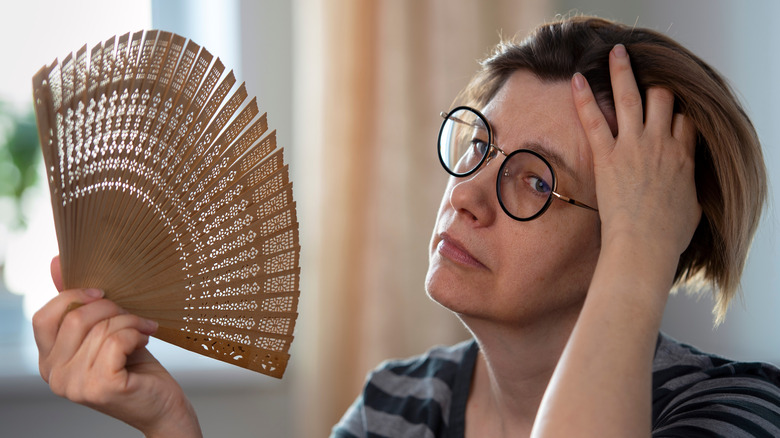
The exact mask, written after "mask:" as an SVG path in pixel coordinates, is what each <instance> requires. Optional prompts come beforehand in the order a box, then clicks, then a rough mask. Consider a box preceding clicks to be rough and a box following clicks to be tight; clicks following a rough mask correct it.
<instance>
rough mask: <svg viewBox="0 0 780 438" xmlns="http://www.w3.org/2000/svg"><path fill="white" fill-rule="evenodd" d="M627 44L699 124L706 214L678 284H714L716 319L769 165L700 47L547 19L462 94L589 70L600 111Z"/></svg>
mask: <svg viewBox="0 0 780 438" xmlns="http://www.w3.org/2000/svg"><path fill="white" fill-rule="evenodd" d="M618 43H621V44H623V45H625V47H626V50H627V51H628V53H629V55H630V59H631V66H632V68H633V71H634V75H635V77H636V81H637V85H638V86H639V90H640V92H641V94H642V98H643V99H644V96H645V90H647V89H648V88H649V87H653V86H661V87H664V88H667V89H669V90H671V91H672V92H673V93H674V95H675V111H676V112H680V113H683V114H685V115H686V116H687V117H689V118H690V119H691V120H692V121H693V123H694V124H695V126H696V129H697V131H698V138H697V144H696V157H695V166H696V170H695V180H696V191H697V194H698V197H699V202H700V203H701V207H702V219H701V222H700V223H699V226H698V228H697V229H696V232H695V233H694V235H693V239H692V240H691V243H690V245H689V246H688V248H687V249H686V250H685V251H684V252H683V254H682V255H681V257H680V262H679V264H678V266H677V272H676V274H675V286H681V285H686V286H689V287H694V288H695V290H697V291H698V290H701V289H702V288H703V287H704V286H712V287H713V290H714V295H715V307H714V309H713V314H714V315H715V322H716V323H720V322H721V321H723V319H724V317H725V314H726V310H727V309H728V305H729V302H730V301H731V299H732V298H733V297H734V296H735V294H736V293H737V290H738V288H739V281H740V276H741V274H742V270H743V268H744V266H745V260H746V258H747V254H748V250H749V247H750V243H751V241H752V238H753V235H754V234H755V231H756V228H757V227H758V222H759V217H760V214H761V210H762V208H763V205H764V202H765V198H766V193H767V183H766V171H765V168H764V161H763V157H762V154H761V148H760V144H759V141H758V137H757V135H756V132H755V129H754V128H753V125H752V124H751V122H750V120H749V119H748V117H747V115H746V114H745V111H744V110H743V109H742V107H741V106H740V104H739V102H738V101H737V99H736V97H735V96H734V93H733V91H732V90H731V88H730V86H729V85H728V84H727V83H726V81H725V80H724V79H723V78H722V77H721V76H720V75H719V74H718V73H717V72H716V71H715V70H714V69H713V68H712V67H710V66H709V65H707V64H705V63H704V61H702V60H701V59H699V58H698V57H697V56H696V55H694V54H693V53H691V52H690V51H688V50H687V49H685V48H684V47H682V46H681V45H680V44H678V43H676V42H675V41H673V40H671V39H670V38H668V37H666V36H664V35H662V34H660V33H658V32H655V31H652V30H648V29H641V28H636V27H629V26H625V25H622V24H619V23H614V22H611V21H607V20H603V19H600V18H595V17H572V18H567V19H564V20H561V21H557V22H552V23H549V24H545V25H542V26H540V27H539V28H537V29H536V30H535V31H534V32H532V33H531V35H530V36H529V37H527V38H525V39H523V40H511V41H503V42H501V43H499V44H498V46H497V47H496V49H495V51H494V53H493V54H491V55H490V56H489V57H488V58H487V59H485V60H484V61H482V69H481V70H480V71H479V72H478V73H477V75H476V76H475V77H474V78H473V79H472V80H471V82H470V83H469V85H468V86H467V87H466V89H464V90H463V91H462V92H461V94H460V95H459V97H458V101H459V102H458V103H459V104H469V105H472V106H474V107H477V108H481V107H483V106H484V105H486V104H487V103H488V102H489V101H490V100H491V99H492V98H493V96H495V94H496V93H497V92H498V90H499V89H500V88H501V87H502V86H503V85H504V83H505V82H506V80H507V78H508V77H509V76H511V75H512V73H514V72H515V71H517V70H527V71H530V72H532V73H534V74H535V75H536V76H537V77H538V78H539V79H540V80H542V81H552V82H555V81H570V80H571V77H572V76H573V75H574V73H576V72H580V73H582V74H583V75H584V76H585V77H586V78H587V80H588V82H589V84H590V86H591V88H592V90H593V93H594V95H595V96H596V100H597V101H598V102H599V105H600V106H601V109H602V111H604V112H605V113H606V112H612V113H614V102H613V98H612V86H611V83H610V78H609V61H608V59H609V52H610V51H611V50H612V48H613V47H614V46H615V45H616V44H618Z"/></svg>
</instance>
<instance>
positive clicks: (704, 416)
mask: <svg viewBox="0 0 780 438" xmlns="http://www.w3.org/2000/svg"><path fill="white" fill-rule="evenodd" d="M740 365H741V367H742V369H740V370H739V372H737V370H732V371H733V372H735V374H733V375H731V376H728V377H720V378H714V379H707V380H703V381H700V382H698V383H696V384H694V385H691V386H689V387H687V388H685V389H683V390H681V391H679V392H676V393H675V394H672V397H670V398H671V399H670V401H669V403H668V405H667V406H666V408H665V409H664V411H663V412H662V413H661V415H660V416H659V417H658V418H656V421H655V424H654V426H653V437H655V438H676V437H680V438H682V437H735V438H740V437H767V438H771V437H780V387H778V385H777V383H776V382H775V380H774V376H771V375H767V374H765V371H768V370H766V369H765V368H764V367H763V366H762V365H761V364H740Z"/></svg>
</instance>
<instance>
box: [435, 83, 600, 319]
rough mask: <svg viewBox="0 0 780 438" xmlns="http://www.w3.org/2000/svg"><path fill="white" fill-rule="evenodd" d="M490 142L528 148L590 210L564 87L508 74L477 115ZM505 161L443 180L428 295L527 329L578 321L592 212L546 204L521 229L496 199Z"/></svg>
mask: <svg viewBox="0 0 780 438" xmlns="http://www.w3.org/2000/svg"><path fill="white" fill-rule="evenodd" d="M482 112H483V114H484V115H485V116H486V117H487V119H488V122H489V123H490V125H491V127H492V129H493V143H494V144H495V145H497V146H498V147H499V148H501V149H503V150H504V151H505V152H506V153H507V154H508V153H510V152H512V151H514V150H517V149H521V148H524V149H532V150H536V151H537V152H539V153H541V155H542V156H544V157H545V158H547V160H548V161H549V162H550V163H551V165H552V167H553V169H554V171H555V173H556V177H557V179H558V190H557V191H558V192H559V193H561V194H563V195H565V196H568V197H571V198H574V199H577V200H578V201H581V202H584V203H585V204H588V205H591V206H594V207H597V202H596V199H595V197H596V195H595V187H594V179H593V164H592V160H591V152H590V147H589V146H588V143H587V140H586V137H585V132H584V131H583V128H582V125H581V124H580V121H579V119H578V117H577V113H576V110H575V108H574V102H573V100H572V96H571V88H570V85H569V83H568V82H541V81H540V80H539V79H538V78H537V77H536V76H534V75H533V74H532V73H529V72H527V71H522V70H521V71H517V72H515V73H514V74H513V75H512V76H511V77H510V78H509V79H508V80H507V82H506V84H505V85H504V86H503V87H502V88H501V90H499V92H498V94H497V95H496V96H495V98H494V99H493V100H492V101H491V102H490V103H489V104H488V105H487V106H486V107H485V108H483V109H482ZM502 160H503V155H500V154H499V155H498V156H497V157H496V158H495V159H493V160H492V161H491V162H489V163H488V164H487V166H484V165H483V167H482V168H481V169H480V170H479V171H478V172H477V173H475V174H472V175H469V176H467V177H465V178H454V177H450V180H449V183H448V184H447V188H446V190H445V192H444V196H443V198H442V202H441V206H440V207H439V213H438V216H437V220H436V226H435V228H434V230H433V237H432V239H431V247H430V265H429V268H428V275H427V278H426V290H427V291H428V294H429V295H430V296H431V298H433V299H434V300H435V301H437V302H439V303H440V304H442V305H443V306H445V307H447V308H449V309H450V310H452V311H454V312H456V313H458V314H460V315H462V316H467V317H473V318H482V319H488V320H492V321H501V322H505V323H509V324H513V325H517V324H529V323H532V322H534V321H535V320H539V319H541V318H545V319H546V318H551V317H552V318H555V317H556V315H557V316H558V317H564V316H567V315H568V316H574V317H575V318H576V315H577V314H578V313H579V309H580V307H581V305H582V301H583V300H584V298H585V294H586V292H587V288H588V285H589V283H590V279H591V277H592V275H593V270H594V269H595V265H596V260H597V258H598V255H599V248H600V231H599V218H598V213H596V212H593V211H590V210H586V209H583V208H579V207H575V206H573V205H569V204H566V203H564V202H561V201H557V200H553V201H552V204H551V205H550V207H549V208H548V209H547V211H546V212H545V213H544V214H543V215H542V216H540V217H538V218H536V219H534V220H532V221H529V222H519V221H516V220H514V219H512V218H510V217H509V216H507V215H506V214H505V213H504V212H503V210H502V209H501V206H500V205H499V203H498V199H497V197H496V176H497V172H498V168H499V167H500V165H501V162H502Z"/></svg>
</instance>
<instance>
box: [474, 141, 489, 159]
mask: <svg viewBox="0 0 780 438" xmlns="http://www.w3.org/2000/svg"><path fill="white" fill-rule="evenodd" d="M487 147H488V146H487V143H486V142H484V141H482V140H480V139H478V138H475V139H472V140H471V149H472V151H473V152H474V154H476V155H479V156H482V155H485V152H486V151H487Z"/></svg>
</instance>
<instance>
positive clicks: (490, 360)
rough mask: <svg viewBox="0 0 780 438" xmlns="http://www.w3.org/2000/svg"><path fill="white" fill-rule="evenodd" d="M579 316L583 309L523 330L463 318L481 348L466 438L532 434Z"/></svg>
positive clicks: (469, 400) (467, 411) (467, 418)
mask: <svg viewBox="0 0 780 438" xmlns="http://www.w3.org/2000/svg"><path fill="white" fill-rule="evenodd" d="M578 314H579V308H578V309H576V310H572V311H570V312H567V313H566V314H562V315H557V317H555V318H544V319H541V320H540V321H542V322H540V323H538V324H529V325H524V326H522V327H518V326H510V325H507V324H498V323H495V322H492V321H484V320H470V319H469V318H468V317H464V316H461V319H462V320H463V322H464V324H466V326H467V327H468V328H469V329H470V330H471V332H472V334H473V335H474V338H475V339H476V340H477V343H478V344H479V347H480V353H479V356H478V358H477V362H476V365H475V367H474V374H473V376H472V385H471V391H470V393H469V398H468V402H467V405H466V432H467V433H466V436H467V437H468V436H497V437H500V436H512V437H517V436H526V435H528V434H530V431H531V428H532V426H533V423H534V419H535V417H536V412H537V410H538V408H539V404H540V403H541V400H542V396H543V395H544V392H545V390H546V389H547V385H548V383H549V381H550V377H551V376H552V373H553V371H554V370H555V366H556V365H557V363H558V359H559V358H560V356H561V353H562V352H563V349H564V347H565V346H566V342H567V341H568V339H569V335H570V334H571V331H572V328H573V327H574V323H575V322H576V319H577V315H578ZM551 321H552V322H551Z"/></svg>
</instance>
